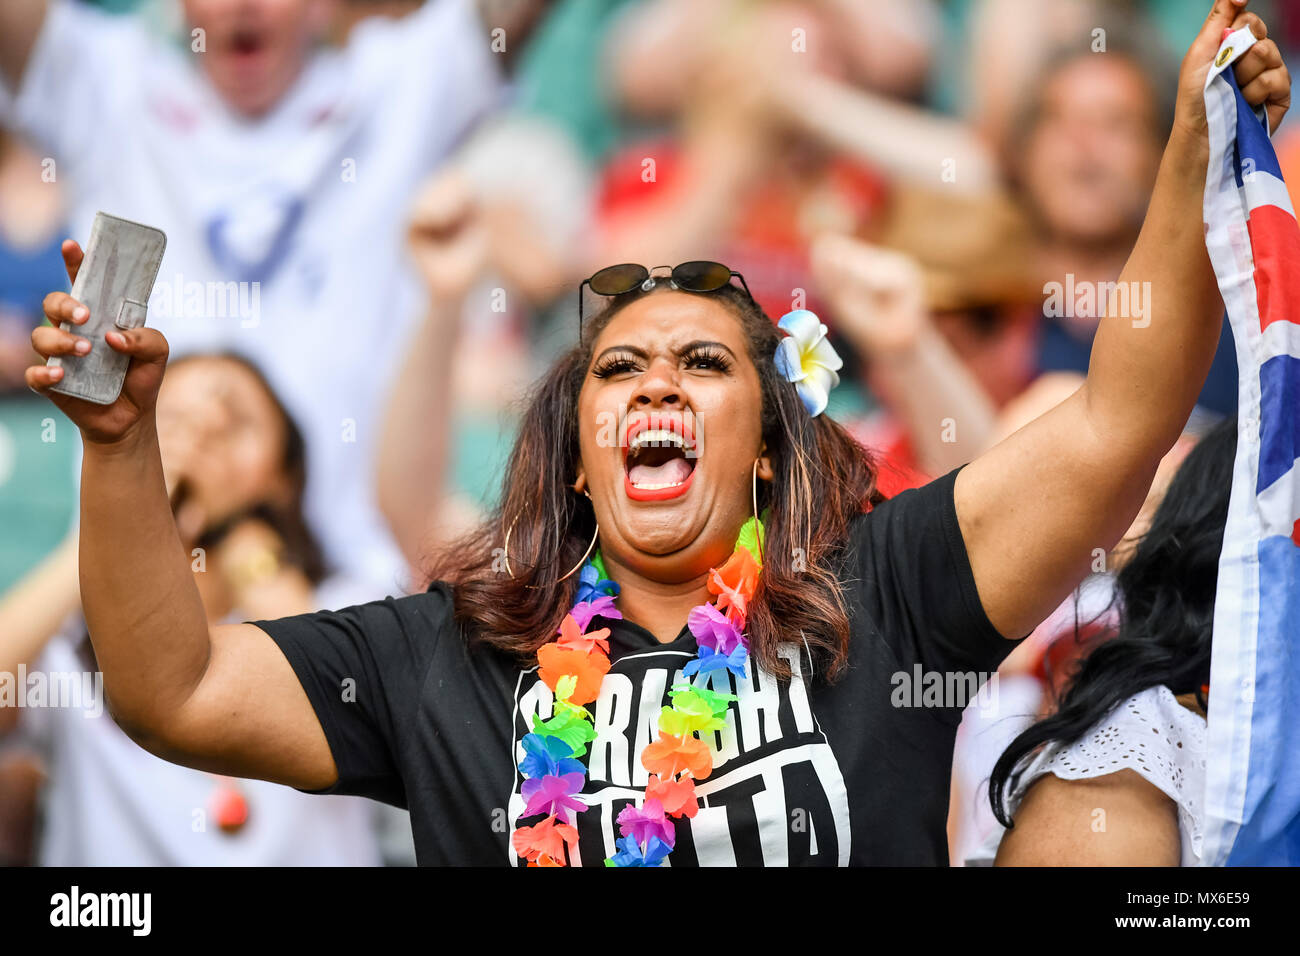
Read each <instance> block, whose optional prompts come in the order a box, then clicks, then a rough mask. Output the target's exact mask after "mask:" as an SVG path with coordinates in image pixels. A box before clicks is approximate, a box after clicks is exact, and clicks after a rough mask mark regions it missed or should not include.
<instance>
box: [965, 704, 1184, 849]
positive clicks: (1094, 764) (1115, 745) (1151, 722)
mask: <svg viewBox="0 0 1300 956" xmlns="http://www.w3.org/2000/svg"><path fill="white" fill-rule="evenodd" d="M1125 769H1128V770H1132V771H1134V772H1135V773H1138V774H1141V776H1142V778H1143V779H1144V780H1146V781H1147V782H1148V783H1150V784H1151V785H1152V786H1155V787H1158V788H1160V790H1161V791H1162V792H1163V793H1164V794H1165V795H1166V796H1168V797H1169V799H1170V800H1173V801H1174V803H1176V804H1177V805H1178V832H1179V838H1180V842H1181V843H1182V860H1181V864H1182V865H1183V866H1195V865H1197V864H1198V863H1199V862H1200V858H1201V823H1202V809H1201V800H1202V796H1203V793H1204V789H1205V719H1204V718H1203V717H1201V716H1200V715H1198V714H1195V713H1193V712H1192V711H1190V710H1188V709H1187V708H1186V707H1184V706H1183V705H1182V704H1180V703H1178V700H1177V699H1176V698H1175V697H1174V695H1173V693H1172V692H1171V691H1170V690H1169V688H1167V687H1163V686H1161V687H1152V688H1149V689H1147V690H1144V691H1142V692H1141V693H1140V694H1134V695H1133V696H1132V697H1130V698H1129V699H1128V700H1126V701H1124V703H1122V704H1120V705H1119V706H1118V707H1116V708H1115V709H1114V710H1113V711H1111V712H1110V714H1109V715H1107V716H1106V717H1105V718H1104V719H1103V720H1101V721H1099V722H1098V723H1097V724H1096V725H1095V726H1094V727H1093V728H1092V729H1091V730H1090V731H1088V733H1087V734H1085V735H1084V736H1083V737H1081V738H1079V740H1078V741H1076V742H1075V743H1073V744H1071V745H1069V746H1068V747H1062V746H1060V745H1059V744H1055V745H1049V746H1047V747H1045V748H1044V749H1043V750H1042V751H1041V752H1040V753H1039V754H1038V755H1037V756H1035V757H1034V758H1033V759H1032V760H1031V761H1030V763H1029V764H1028V766H1027V767H1026V768H1025V770H1024V772H1023V773H1021V775H1020V779H1019V780H1018V781H1017V785H1016V787H1015V789H1014V791H1012V793H1011V794H1010V795H1009V798H1008V800H1007V805H1008V808H1009V810H1010V811H1011V812H1012V813H1013V814H1014V813H1015V810H1016V808H1017V807H1018V806H1019V805H1020V801H1021V799H1023V797H1024V795H1025V791H1026V790H1028V789H1029V785H1030V784H1031V783H1033V782H1034V781H1035V780H1037V779H1038V778H1039V777H1041V776H1043V775H1044V774H1048V773H1051V774H1055V775H1056V776H1057V777H1059V778H1061V779H1062V780H1082V779H1085V778H1089V777H1102V776H1105V775H1106V774H1109V773H1116V772H1117V771H1120V770H1125ZM1005 832H1006V831H1005V830H1003V828H1001V827H997V828H996V829H995V830H994V832H993V833H992V834H990V835H989V838H988V840H986V841H985V843H984V845H983V846H981V847H980V849H979V850H978V851H977V853H976V854H975V855H974V856H972V857H971V858H969V859H968V860H967V861H966V862H967V864H968V865H981V864H989V863H992V861H993V857H994V856H995V855H996V854H997V848H998V844H999V843H1000V842H1001V841H1002V834H1003V833H1005Z"/></svg>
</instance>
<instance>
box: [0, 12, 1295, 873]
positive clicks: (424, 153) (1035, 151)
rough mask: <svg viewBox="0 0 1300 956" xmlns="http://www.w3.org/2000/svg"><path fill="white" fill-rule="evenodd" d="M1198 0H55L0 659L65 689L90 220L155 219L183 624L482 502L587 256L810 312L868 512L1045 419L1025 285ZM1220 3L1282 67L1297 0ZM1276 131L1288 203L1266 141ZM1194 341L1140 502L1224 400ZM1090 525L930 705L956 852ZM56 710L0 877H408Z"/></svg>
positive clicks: (4, 431)
mask: <svg viewBox="0 0 1300 956" xmlns="http://www.w3.org/2000/svg"><path fill="white" fill-rule="evenodd" d="M8 5H9V4H6V6H8ZM23 6H30V7H35V6H39V4H28V3H27V0H18V2H17V3H16V4H14V9H15V10H16V9H17V7H23ZM1205 7H1206V4H1205V3H1204V0H909V2H908V3H906V4H899V3H896V2H888V0H428V2H427V3H419V2H401V0H382V2H380V0H371V2H366V0H142V2H139V3H132V2H129V0H117V2H112V3H110V2H108V0H102V2H100V3H98V4H90V3H84V2H75V0H56V2H54V3H52V4H51V7H50V9H49V11H48V12H47V13H46V14H45V16H44V20H43V22H41V23H40V27H39V32H38V33H37V34H35V35H34V38H33V42H32V43H31V45H30V48H29V49H25V50H23V51H22V55H20V56H15V55H14V53H13V51H12V50H8V51H6V50H5V49H4V48H6V47H12V46H13V45H14V43H15V42H17V41H15V40H13V39H12V38H13V37H15V36H18V32H10V38H9V39H6V40H5V41H3V42H0V52H4V53H5V55H6V59H5V62H4V63H3V66H4V70H5V73H6V74H7V75H6V76H5V77H4V89H3V91H2V92H0V121H2V122H0V528H3V536H2V538H0V595H3V598H2V599H0V672H5V671H7V672H13V673H16V672H17V671H18V668H19V667H20V666H23V667H25V668H28V669H30V670H47V671H51V672H63V671H67V672H71V671H78V670H86V669H88V668H89V669H93V665H90V664H89V663H88V662H89V661H91V660H92V658H91V657H90V656H89V655H91V653H92V652H91V651H90V649H89V645H88V642H87V639H86V635H85V628H84V626H83V625H82V624H81V620H80V614H79V608H78V602H79V598H78V589H77V576H76V562H77V554H76V502H77V491H76V485H77V481H78V448H79V443H78V441H77V436H76V434H75V429H74V428H73V426H71V424H70V423H69V422H67V421H66V420H65V419H62V418H61V416H60V415H59V413H58V412H57V411H56V410H55V409H54V408H53V406H51V405H50V404H49V403H48V402H46V401H44V400H43V399H41V398H39V397H37V396H34V395H32V394H31V393H30V392H28V391H27V390H26V389H25V388H24V387H23V380H22V370H23V368H24V367H25V366H27V365H28V364H30V363H31V362H32V361H33V353H32V351H31V347H30V344H29V341H28V337H29V335H30V332H31V329H32V328H33V327H34V326H35V325H36V324H38V323H39V322H40V321H42V310H41V300H42V298H43V296H44V295H45V294H46V293H47V292H49V291H52V290H56V289H67V288H68V282H67V277H66V274H65V273H64V271H63V264H62V260H61V256H60V242H61V240H62V239H64V238H66V237H69V236H71V237H73V238H76V239H77V240H78V241H80V242H82V243H83V244H84V242H85V239H86V236H87V235H88V232H89V228H90V224H91V222H92V220H93V217H94V214H95V212H96V211H98V210H103V211H105V212H108V213H112V214H114V215H118V216H122V217H124V218H127V219H133V220H137V221H140V222H144V223H146V224H148V225H151V226H156V227H158V228H161V229H162V230H164V231H165V232H166V233H167V235H168V251H167V254H166V257H165V258H164V260H163V264H162V269H161V272H160V274H159V278H158V283H157V285H156V287H155V293H154V298H153V299H152V300H151V302H150V319H149V322H150V324H151V325H154V326H155V327H157V328H160V329H161V330H162V331H163V332H164V334H165V335H166V336H167V337H168V340H169V342H170V344H171V347H172V355H173V362H172V365H171V366H170V367H169V370H168V373H167V379H166V384H165V386H164V391H163V393H162V395H161V396H160V399H159V422H160V430H161V435H162V439H163V454H164V464H165V467H166V469H167V472H168V481H169V488H171V490H172V493H173V499H174V502H175V509H176V517H177V524H178V528H179V529H180V531H181V534H182V538H183V540H185V541H186V543H187V544H189V545H192V547H193V549H194V550H193V553H194V554H195V555H196V558H195V572H196V574H195V576H196V580H198V581H199V582H200V587H201V589H202V591H203V596H204V600H205V603H206V604H207V606H208V608H209V613H210V617H211V619H212V620H213V621H220V620H224V619H227V618H232V617H237V618H238V619H241V620H256V619H265V618H271V617H280V616H284V615H287V614H293V613H296V612H299V611H305V610H308V609H313V608H322V607H339V606H345V605H347V604H351V603H356V602H357V601H360V600H368V599H371V598H374V597H377V596H380V595H382V594H385V593H395V592H397V591H399V590H402V589H409V588H413V587H418V586H420V583H421V577H420V567H421V563H422V558H423V556H424V555H426V554H427V553H428V551H429V549H430V548H431V547H433V546H434V545H436V544H437V543H438V542H439V541H445V540H447V539H448V538H449V536H451V535H453V534H455V533H456V532H458V531H459V530H462V529H464V528H465V527H466V526H467V525H468V524H470V523H472V522H474V521H475V520H476V519H477V518H478V517H479V516H480V515H481V514H482V513H483V511H484V510H485V509H487V508H490V506H491V504H492V497H493V494H494V492H495V490H496V488H497V485H498V481H499V477H500V472H501V466H502V464H503V462H504V458H505V455H506V454H507V452H508V450H509V447H510V444H511V442H512V439H513V429H514V422H515V414H516V409H517V407H518V401H519V398H520V396H521V395H522V394H523V393H524V392H525V391H526V389H527V388H528V385H529V383H530V382H531V381H532V380H534V379H535V378H536V377H537V375H538V374H539V373H540V372H541V371H542V370H543V369H544V368H545V367H546V366H547V365H548V364H549V362H550V360H551V358H552V357H553V356H554V355H555V354H556V353H557V352H558V350H560V349H562V348H564V347H566V346H567V345H569V344H571V343H572V341H573V340H574V338H575V337H576V335H577V301H576V297H577V295H578V291H577V290H578V288H579V284H580V282H581V280H582V279H583V278H585V277H586V276H588V275H590V274H591V273H592V272H594V271H595V270H597V269H599V268H601V267H602V266H606V265H610V264H613V263H618V262H639V263H644V264H645V265H647V266H656V265H660V264H670V265H671V264H675V263H679V262H684V261H688V260H695V259H708V260H716V261H719V262H723V263H726V264H727V265H729V266H730V267H731V268H733V269H734V270H736V271H737V272H740V273H742V274H743V275H744V277H745V279H746V281H747V283H748V286H749V288H750V289H751V290H752V292H753V294H754V297H755V298H756V299H757V300H758V301H759V303H760V304H761V305H762V306H763V307H764V309H765V311H766V312H767V313H768V315H769V316H771V317H772V319H773V320H776V319H778V318H780V316H782V315H783V314H785V313H786V312H788V311H790V310H792V309H795V308H809V309H812V310H813V311H814V312H816V313H817V314H818V315H819V316H821V318H822V320H823V321H824V322H825V323H826V324H827V325H828V326H829V328H830V329H831V335H832V339H833V341H834V343H835V345H836V347H837V349H838V350H839V351H840V353H841V354H842V355H844V356H845V357H846V364H845V370H844V374H843V380H842V383H841V385H840V387H839V388H838V389H837V390H836V391H835V392H834V393H832V396H831V406H830V409H829V411H830V414H832V415H833V416H834V417H836V418H838V419H839V420H841V421H843V422H845V423H846V424H848V425H849V426H850V427H851V428H852V430H853V431H854V433H855V434H856V435H857V436H858V437H859V438H860V439H861V440H862V441H863V443H864V444H866V445H868V446H869V447H871V448H874V449H876V450H877V452H878V453H879V455H880V458H881V468H882V471H881V483H882V486H883V487H884V490H885V491H886V493H894V492H897V491H899V490H901V489H903V488H905V487H908V486H911V485H915V484H918V483H921V482H924V481H925V480H927V478H929V477H936V476H939V475H942V474H944V473H946V472H948V471H949V470H951V469H953V468H955V467H957V466H959V465H960V464H962V463H964V462H966V461H969V460H970V459H971V458H973V457H974V456H976V455H978V454H980V453H981V452H982V451H983V450H985V449H987V448H988V447H990V446H991V445H993V444H995V443H996V442H997V441H998V440H999V439H1000V438H1001V437H1003V436H1005V435H1007V434H1009V433H1010V432H1012V431H1014V430H1016V429H1018V428H1019V427H1020V426H1021V425H1023V424H1024V423H1026V422H1027V421H1029V420H1030V419H1032V418H1034V417H1036V416H1037V415H1038V414H1040V413H1041V412H1043V411H1044V410H1046V409H1047V408H1049V407H1051V406H1052V405H1054V404H1056V403H1057V402H1059V401H1060V400H1062V399H1063V398H1065V397H1066V396H1067V395H1069V394H1070V393H1071V392H1073V391H1074V390H1075V389H1076V388H1077V387H1078V386H1079V384H1080V383H1081V382H1082V378H1083V375H1084V374H1085V373H1086V371H1087V367H1088V356H1089V349H1090V343H1091V339H1092V335H1093V333H1094V331H1095V328H1096V324H1097V319H1096V317H1095V316H1096V312H1095V311H1090V310H1089V309H1087V308H1064V309H1061V308H1055V307H1053V305H1052V302H1051V297H1050V296H1049V295H1048V291H1047V290H1048V289H1049V288H1050V287H1052V284H1054V283H1056V284H1060V285H1061V286H1062V287H1064V288H1067V289H1082V288H1085V287H1101V286H1103V285H1104V284H1106V283H1113V282H1114V281H1115V280H1116V279H1117V278H1118V276H1119V273H1120V269H1121V267H1122V266H1123V264H1124V262H1125V259H1126V258H1127V256H1128V253H1129V251H1130V249H1131V248H1132V245H1133V242H1134V240H1135V238H1136V235H1137V231H1138V229H1139V228H1140V226H1141V223H1142V219H1143V215H1144V212H1145V209H1146V205H1147V202H1148V199H1149V195H1150V188H1151V184H1152V182H1153V180H1154V178H1155V174H1156V169H1157V165H1158V163H1159V160H1160V155H1161V150H1162V148H1163V145H1164V141H1165V139H1166V137H1167V134H1168V131H1169V126H1170V123H1171V116H1172V102H1173V96H1174V92H1175V86H1174V81H1175V77H1176V66H1177V55H1178V53H1179V52H1180V51H1181V50H1183V49H1185V48H1186V46H1187V44H1188V43H1189V42H1190V39H1191V38H1192V37H1193V36H1194V35H1195V33H1196V30H1197V29H1198V27H1199V25H1200V24H1201V22H1202V20H1203V18H1204V14H1205V9H1204V8H1205ZM1258 12H1260V13H1261V14H1262V15H1263V16H1265V18H1266V19H1267V20H1268V22H1269V23H1270V24H1271V25H1273V35H1274V37H1275V38H1276V39H1278V40H1279V42H1280V43H1281V44H1282V45H1283V48H1284V52H1285V51H1287V50H1292V51H1294V50H1297V49H1300V7H1297V6H1296V5H1294V4H1287V3H1282V2H1276V3H1273V4H1269V3H1262V4H1259V5H1258ZM0 16H5V17H17V16H18V14H16V13H14V12H6V13H4V14H0ZM5 26H8V24H5V25H2V26H0V32H3V31H4V29H5ZM1294 132H1295V131H1294V130H1293V131H1292V133H1294ZM1279 152H1280V153H1281V154H1282V156H1283V163H1284V167H1287V168H1290V169H1294V170H1295V172H1294V173H1293V174H1291V175H1290V177H1289V178H1290V180H1291V182H1292V183H1300V136H1294V135H1287V134H1283V136H1282V138H1281V140H1280V141H1279ZM1293 201H1296V202H1300V196H1297V197H1294V198H1293ZM1224 336H1225V337H1224V339H1223V342H1222V343H1221V348H1220V354H1219V357H1218V358H1216V361H1215V366H1214V369H1213V370H1212V372H1211V375H1210V379H1209V381H1208V382H1207V384H1206V386H1205V389H1204V391H1203V392H1202V395H1201V401H1200V405H1199V407H1198V411H1197V414H1196V415H1195V416H1193V419H1192V421H1191V422H1190V423H1189V427H1188V434H1187V436H1186V437H1185V440H1184V441H1181V442H1180V443H1179V445H1178V446H1177V447H1176V448H1175V449H1174V451H1173V452H1171V453H1170V456H1169V458H1168V459H1167V462H1166V466H1165V467H1162V469H1161V476H1160V477H1158V478H1157V482H1156V487H1155V488H1153V492H1152V498H1151V502H1150V503H1152V504H1153V503H1154V502H1155V501H1157V500H1158V499H1159V494H1160V488H1161V486H1162V483H1163V482H1165V481H1167V480H1168V476H1169V474H1170V473H1171V472H1172V470H1173V469H1174V468H1175V467H1176V465H1177V462H1178V460H1179V459H1180V458H1181V456H1182V455H1184V454H1185V453H1186V451H1187V449H1188V447H1189V446H1190V445H1191V444H1192V443H1193V442H1194V441H1195V439H1196V437H1197V435H1198V434H1200V433H1202V432H1203V431H1204V430H1205V428H1207V427H1208V426H1209V425H1210V424H1212V423H1213V422H1214V421H1215V420H1218V419H1220V418H1222V417H1223V416H1225V415H1232V414H1234V412H1235V396H1236V369H1235V363H1234V359H1233V355H1232V349H1231V343H1230V340H1229V339H1228V338H1227V332H1226V330H1225V332H1224ZM1149 510H1150V509H1149V508H1148V509H1144V515H1145V514H1147V513H1149ZM1143 520H1144V518H1143V517H1141V516H1140V517H1139V519H1138V522H1137V524H1136V525H1135V528H1134V529H1133V531H1132V532H1131V533H1130V539H1131V537H1132V535H1135V534H1137V533H1139V532H1140V530H1141V525H1142V522H1143ZM1124 547H1125V546H1124V544H1121V546H1120V547H1119V548H1118V549H1117V552H1116V553H1114V554H1112V555H1107V556H1102V557H1101V558H1099V562H1098V564H1097V566H1096V567H1095V568H1094V570H1096V571H1097V572H1098V573H1097V575H1096V579H1095V580H1090V582H1089V583H1088V585H1086V586H1085V587H1084V588H1083V589H1081V591H1080V593H1079V594H1078V595H1076V598H1075V599H1074V600H1072V601H1071V602H1069V603H1068V604H1067V605H1065V606H1063V607H1062V609H1061V610H1060V612H1058V614H1057V615H1055V616H1054V617H1053V618H1052V619H1050V620H1049V621H1047V622H1044V624H1043V625H1042V626H1041V627H1040V628H1039V629H1038V631H1036V632H1035V634H1034V636H1033V637H1032V638H1031V639H1030V640H1029V641H1026V642H1025V643H1024V644H1023V645H1021V647H1020V648H1019V649H1018V650H1017V651H1016V652H1015V653H1014V654H1013V655H1012V657H1011V658H1010V659H1008V661H1007V664H1006V665H1005V666H1004V669H1003V683H1002V688H1003V690H1002V694H1001V706H1000V712H999V713H998V714H989V713H975V712H971V713H968V719H967V721H966V722H965V723H964V724H963V728H962V732H961V734H960V736H959V743H958V753H957V757H956V760H955V765H954V790H953V793H954V799H953V804H952V807H953V809H952V820H951V826H950V844H951V848H952V856H953V859H954V862H959V861H961V860H962V859H964V858H965V855H966V853H967V851H969V850H970V849H971V848H972V847H973V846H974V845H976V844H977V843H979V842H980V841H981V840H982V839H983V837H984V836H985V835H986V834H987V832H988V831H989V828H990V827H991V826H992V817H991V815H990V814H989V812H988V810H987V801H986V800H985V799H984V797H983V794H982V793H981V792H980V782H981V779H982V778H986V777H987V775H988V768H989V766H991V757H990V755H992V756H993V757H995V756H996V754H997V753H998V752H1000V750H1001V747H1002V746H1004V745H1005V743H1006V742H1007V741H1008V740H1010V739H1011V738H1012V737H1014V736H1015V733H1016V732H1017V731H1018V730H1019V729H1021V728H1022V727H1023V726H1024V725H1025V724H1026V723H1028V722H1029V721H1031V720H1032V719H1033V718H1034V716H1035V715H1036V714H1039V713H1041V712H1042V711H1044V710H1045V709H1047V708H1049V707H1050V705H1051V699H1052V693H1053V689H1054V687H1055V686H1056V684H1057V683H1059V680H1060V675H1062V674H1063V673H1066V672H1067V671H1068V666H1069V661H1070V659H1071V658H1072V657H1073V656H1077V655H1078V654H1079V653H1081V652H1082V651H1083V650H1084V649H1085V648H1086V645H1087V643H1088V640H1091V639H1092V637H1093V636H1095V633H1100V631H1101V630H1104V628H1093V629H1092V630H1088V633H1087V635H1085V634H1084V630H1087V629H1081V628H1080V627H1079V626H1078V623H1079V620H1080V619H1081V617H1080V616H1081V615H1083V616H1088V608H1089V607H1094V606H1095V607H1096V608H1104V607H1105V606H1106V605H1107V604H1108V599H1109V588H1108V586H1107V583H1106V581H1107V578H1108V575H1109V573H1110V572H1112V571H1113V569H1114V566H1115V565H1116V563H1117V562H1119V561H1122V559H1123V556H1124V555H1123V550H1124ZM214 571H215V572H216V573H215V574H214V573H213V572H214ZM1094 619H1095V615H1092V616H1090V617H1089V620H1094ZM1085 637H1086V638H1087V639H1086V640H1085V639H1084V638H1085ZM1067 638H1068V639H1067ZM79 662H80V663H79ZM87 706H88V707H89V706H91V705H90V704H87ZM83 718H84V715H83V714H79V713H78V714H72V713H64V712H58V713H56V712H54V711H43V712H42V711H38V710H37V709H30V710H26V711H20V710H19V709H17V708H0V860H3V861H5V862H7V863H32V862H41V863H91V864H94V863H227V862H229V863H356V864H374V863H379V862H387V863H403V862H410V861H411V860H412V859H413V856H412V854H411V851H410V846H409V838H408V837H407V836H406V835H405V833H404V830H403V827H404V824H403V822H402V820H401V818H400V814H398V813H397V812H396V811H393V812H392V813H389V812H387V811H385V810H380V809H377V808H375V807H372V806H371V805H369V804H365V803H360V802H357V801H354V800H351V799H349V798H343V797H328V798H317V797H308V796H305V795H301V794H298V793H296V792H294V791H291V790H287V789H285V788H280V787H275V786H273V785H269V784H259V783H256V782H249V781H232V780H227V779H223V778H219V777H215V776H212V775H209V774H205V773H203V772H201V771H197V770H187V769H181V768H177V767H173V766H171V765H169V764H164V763H163V762H162V761H159V760H157V759H156V758H153V757H152V756H150V755H148V754H145V753H144V752H143V751H140V750H139V749H138V748H134V745H132V744H130V742H129V741H128V740H127V739H126V738H125V736H124V735H122V734H121V733H120V732H118V731H116V729H115V728H114V727H113V726H112V725H111V723H110V722H108V721H95V720H85V719H83Z"/></svg>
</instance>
